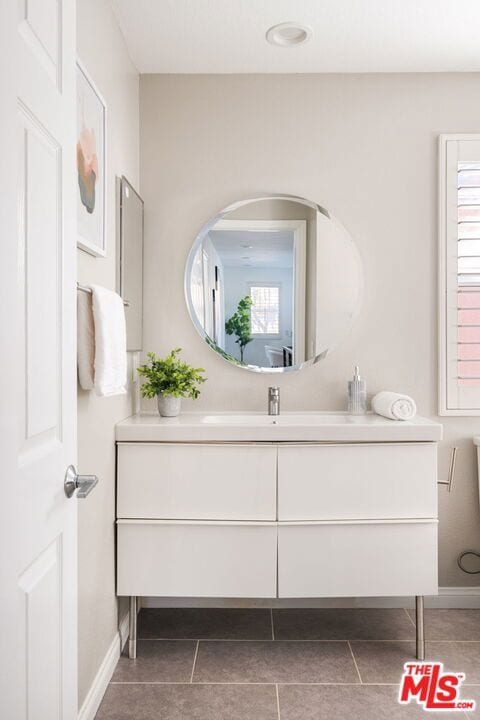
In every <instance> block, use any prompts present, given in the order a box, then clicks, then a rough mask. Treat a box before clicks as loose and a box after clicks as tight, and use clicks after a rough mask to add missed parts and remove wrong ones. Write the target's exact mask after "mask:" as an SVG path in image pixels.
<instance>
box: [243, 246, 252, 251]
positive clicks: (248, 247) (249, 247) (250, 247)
mask: <svg viewBox="0 0 480 720" xmlns="http://www.w3.org/2000/svg"><path fill="white" fill-rule="evenodd" d="M242 247H243V248H247V250H251V249H252V248H253V245H242Z"/></svg>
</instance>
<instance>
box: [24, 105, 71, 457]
mask: <svg viewBox="0 0 480 720" xmlns="http://www.w3.org/2000/svg"><path fill="white" fill-rule="evenodd" d="M19 121H20V134H21V137H20V182H19V209H20V213H19V249H20V250H21V252H20V258H19V259H20V266H19V267H20V276H19V285H20V287H21V293H20V301H21V303H22V305H23V307H22V312H21V321H22V328H21V336H22V340H23V351H24V359H25V362H24V378H25V379H24V383H23V388H24V391H25V396H24V399H23V402H22V403H21V407H22V408H23V409H24V412H25V418H24V422H23V423H22V424H23V428H24V445H23V452H26V451H28V450H30V449H33V448H37V449H41V448H42V446H43V450H44V451H48V446H49V445H51V443H52V442H54V441H56V440H59V439H60V436H61V413H60V408H61V393H62V374H61V344H60V343H61V328H60V320H61V313H60V310H61V307H60V302H61V296H60V293H59V285H60V284H61V256H60V250H61V239H62V238H61V235H60V232H61V227H62V226H61V223H60V217H59V214H58V211H59V209H60V208H61V204H60V203H61V195H60V189H61V163H60V158H61V154H60V147H59V144H58V142H57V141H56V140H55V139H54V138H53V137H52V136H51V135H50V134H49V133H48V132H47V131H46V129H45V128H43V127H42V126H41V124H40V122H39V121H38V119H36V118H33V117H32V116H31V115H30V114H29V113H28V111H27V110H26V108H25V107H23V106H21V107H20V109H19ZM45 446H46V447H45Z"/></svg>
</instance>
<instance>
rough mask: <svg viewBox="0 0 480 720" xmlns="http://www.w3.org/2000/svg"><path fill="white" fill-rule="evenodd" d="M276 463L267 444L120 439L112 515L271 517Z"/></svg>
mask: <svg viewBox="0 0 480 720" xmlns="http://www.w3.org/2000/svg"><path fill="white" fill-rule="evenodd" d="M276 467H277V451H276V448H274V447H272V446H267V447H260V446H258V445H250V446H248V445H193V444H192V445H188V444H176V445H175V444H171V445H170V444H160V443H119V444H118V468H117V516H118V517H120V518H160V519H181V520H190V519H191V520H275V518H276Z"/></svg>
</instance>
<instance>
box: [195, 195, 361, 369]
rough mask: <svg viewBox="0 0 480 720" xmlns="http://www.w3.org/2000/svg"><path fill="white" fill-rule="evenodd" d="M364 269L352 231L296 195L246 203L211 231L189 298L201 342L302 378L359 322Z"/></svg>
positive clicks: (201, 241)
mask: <svg viewBox="0 0 480 720" xmlns="http://www.w3.org/2000/svg"><path fill="white" fill-rule="evenodd" d="M362 279H363V278H362V269H361V263H360V258H359V255H358V252H357V249H356V247H355V245H354V243H353V241H352V239H351V237H350V235H349V234H348V233H347V231H346V230H345V228H344V227H343V226H342V225H341V224H340V223H339V222H338V221H337V220H336V219H335V218H334V217H332V216H331V215H330V213H329V212H328V211H327V210H325V209H324V208H322V207H320V206H319V205H317V204H316V203H314V202H310V201H309V200H304V199H303V198H299V197H294V196H291V195H272V196H269V197H261V198H254V199H252V200H242V201H240V202H237V203H234V204H233V205H230V206H229V207H227V208H225V210H223V211H222V212H220V213H219V214H218V215H217V216H216V217H214V218H212V219H211V220H210V221H209V222H207V223H206V225H204V227H203V228H202V229H201V231H200V233H199V234H198V236H197V238H196V239H195V242H194V243H193V247H192V249H191V251H190V254H189V256H188V261H187V267H186V271H185V295H186V300H187V305H188V309H189V312H190V316H191V318H192V321H193V323H194V325H195V327H196V328H197V330H198V332H199V333H200V335H201V336H202V337H203V338H204V340H205V341H206V342H207V343H208V345H210V347H211V348H212V349H213V350H215V352H217V353H219V354H220V355H221V356H222V357H224V358H225V359H226V360H228V361H229V362H231V363H234V364H235V365H237V366H239V367H243V368H246V369H248V370H253V371H256V372H285V371H288V370H298V369H300V368H302V367H304V366H305V365H306V364H310V363H312V362H317V361H318V360H320V359H321V358H322V357H325V355H327V353H329V352H330V351H331V350H332V349H333V348H334V347H335V346H336V345H337V344H338V342H339V341H340V340H341V339H342V338H343V337H345V335H346V334H347V333H348V331H349V328H350V326H351V324H352V322H353V320H354V318H355V316H356V315H357V313H358V310H359V307H360V302H361V296H362V285H363V282H362Z"/></svg>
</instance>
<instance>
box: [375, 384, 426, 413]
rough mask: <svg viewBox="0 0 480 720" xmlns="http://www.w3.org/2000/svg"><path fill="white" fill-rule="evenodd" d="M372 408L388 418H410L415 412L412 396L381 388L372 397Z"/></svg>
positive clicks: (415, 407)
mask: <svg viewBox="0 0 480 720" xmlns="http://www.w3.org/2000/svg"><path fill="white" fill-rule="evenodd" d="M372 410H373V412H375V413H377V415H383V417H386V418H390V420H411V419H412V418H414V417H415V415H416V414H417V406H416V404H415V400H414V399H413V398H411V397H410V396H409V395H402V394H401V393H396V392H390V391H388V390H383V391H382V392H379V393H377V394H376V395H375V397H374V398H372Z"/></svg>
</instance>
